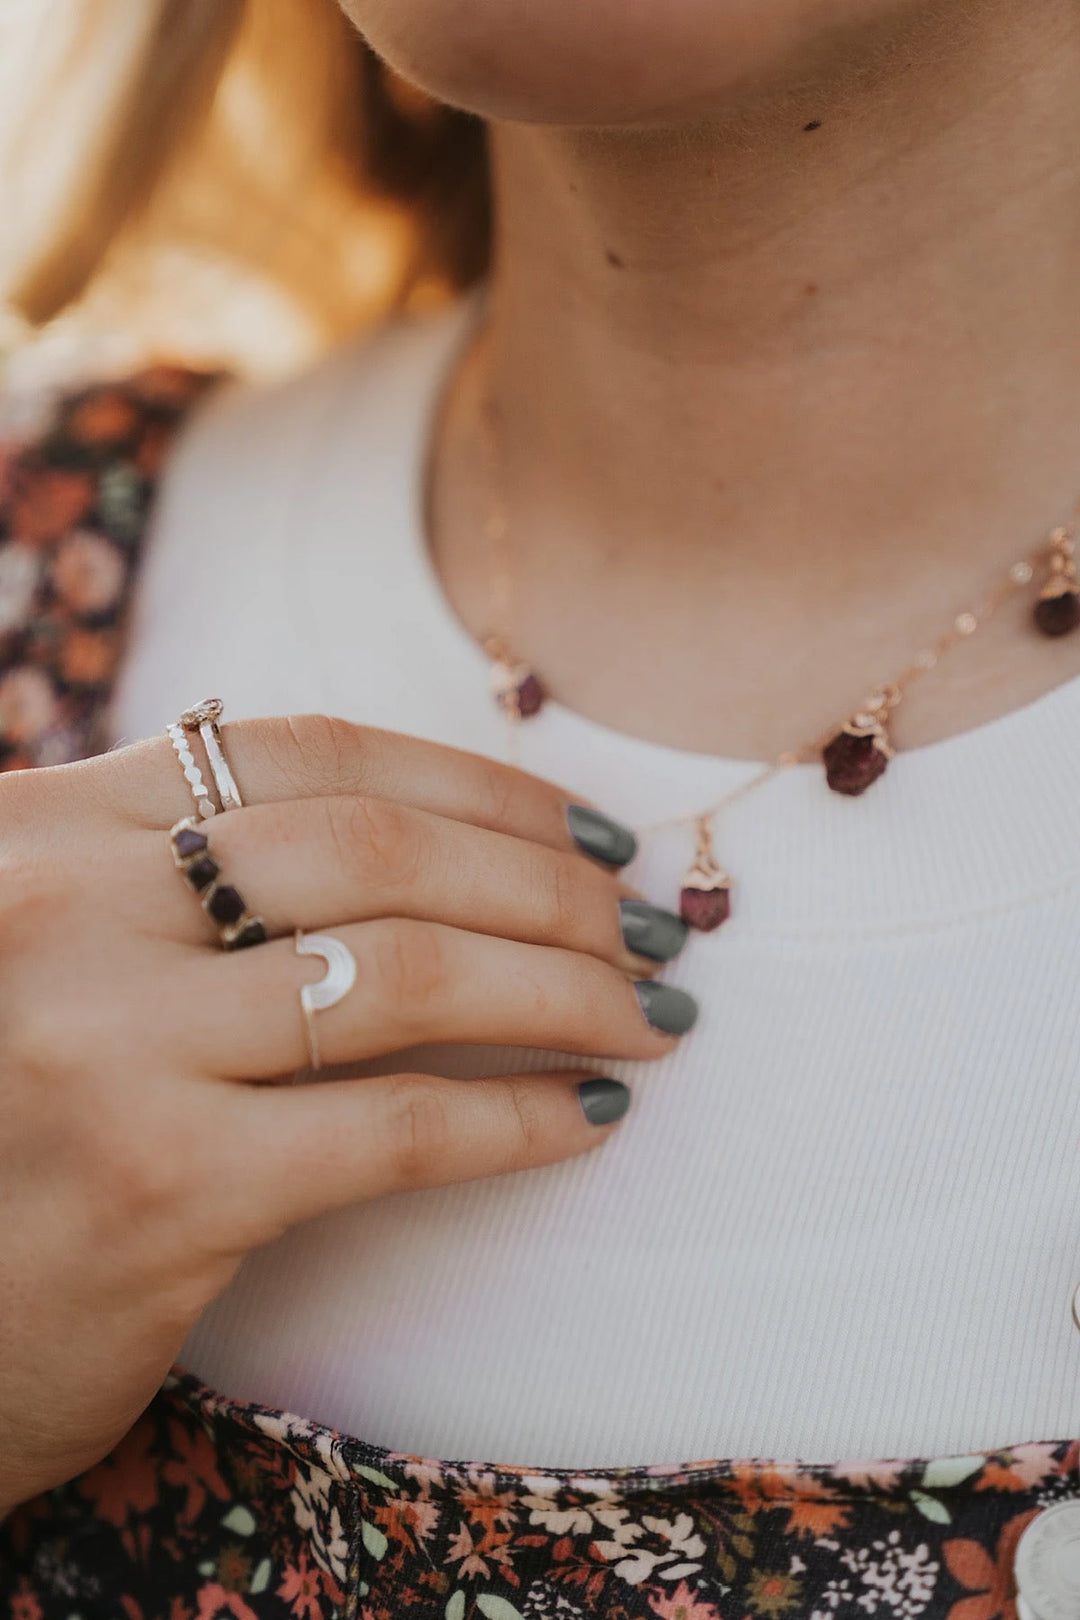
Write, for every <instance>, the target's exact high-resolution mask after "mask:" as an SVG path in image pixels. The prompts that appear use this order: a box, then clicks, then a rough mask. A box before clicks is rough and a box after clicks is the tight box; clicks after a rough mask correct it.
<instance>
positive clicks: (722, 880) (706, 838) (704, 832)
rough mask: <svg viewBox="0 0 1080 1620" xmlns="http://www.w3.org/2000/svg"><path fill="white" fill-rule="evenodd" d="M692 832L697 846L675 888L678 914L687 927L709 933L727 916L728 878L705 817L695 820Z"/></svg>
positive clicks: (729, 899) (729, 885) (728, 906)
mask: <svg viewBox="0 0 1080 1620" xmlns="http://www.w3.org/2000/svg"><path fill="white" fill-rule="evenodd" d="M696 832H697V849H696V851H695V854H694V859H693V861H692V863H691V865H690V868H689V870H688V871H687V872H686V874H685V875H684V877H683V880H682V888H681V890H680V891H679V916H680V917H681V918H682V920H683V922H684V923H685V924H686V926H687V927H688V928H696V929H697V930H698V931H699V933H702V934H711V933H712V931H713V929H715V928H719V927H720V924H721V923H723V922H726V921H727V919H728V918H729V917H730V915H731V879H730V877H729V876H728V874H727V873H726V872H725V871H724V870H723V869H722V868H721V867H720V865H719V864H718V862H717V860H716V857H715V855H714V854H713V847H712V827H711V825H710V822H709V818H708V817H707V816H703V817H702V818H701V820H700V821H699V822H698V823H697V826H696Z"/></svg>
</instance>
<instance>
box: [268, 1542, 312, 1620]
mask: <svg viewBox="0 0 1080 1620" xmlns="http://www.w3.org/2000/svg"><path fill="white" fill-rule="evenodd" d="M277 1595H278V1597H280V1598H284V1599H285V1601H286V1603H291V1604H292V1612H293V1614H294V1615H296V1617H297V1620H320V1616H321V1614H322V1605H321V1602H320V1598H321V1596H322V1582H321V1580H320V1579H319V1571H318V1570H317V1569H316V1568H315V1567H314V1566H313V1565H309V1563H308V1559H307V1550H306V1549H305V1548H304V1547H301V1548H300V1556H299V1558H298V1559H297V1561H296V1563H295V1564H294V1565H293V1566H292V1567H291V1568H289V1569H287V1570H286V1571H285V1578H284V1580H283V1581H282V1583H281V1585H280V1586H279V1587H278V1589H277Z"/></svg>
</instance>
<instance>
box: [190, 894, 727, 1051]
mask: <svg viewBox="0 0 1080 1620" xmlns="http://www.w3.org/2000/svg"><path fill="white" fill-rule="evenodd" d="M333 934H334V936H335V937H336V938H337V939H339V940H340V941H341V942H342V943H343V944H345V945H346V946H347V947H348V949H349V950H350V951H351V952H352V955H353V957H354V959H355V961H356V966H357V973H356V980H355V983H354V985H353V987H352V989H351V990H350V991H349V993H348V994H347V995H346V996H345V997H344V999H343V1000H341V1001H340V1002H339V1003H338V1004H337V1005H336V1006H334V1007H331V1008H328V1009H327V1010H326V1011H324V1012H320V1013H317V1014H316V1015H315V1016H316V1017H317V1019H318V1038H319V1047H320V1051H321V1055H322V1059H323V1062H324V1063H327V1064H340V1063H359V1062H363V1061H365V1060H366V1059H369V1058H373V1057H377V1056H380V1055H383V1054H385V1053H388V1052H394V1051H400V1050H402V1049H403V1048H405V1047H410V1046H416V1045H421V1044H425V1043H429V1042H440V1043H441V1042H448V1043H453V1044H471V1045H483V1046H520V1047H534V1048H540V1049H543V1050H547V1051H558V1052H569V1053H580V1054H582V1055H588V1056H597V1057H601V1056H603V1057H621V1058H658V1057H663V1056H664V1054H665V1053H666V1052H669V1051H670V1050H671V1048H672V1045H673V1039H674V1037H676V1036H678V1035H681V1034H684V1033H685V1032H686V1031H687V1030H688V1029H689V1028H690V1027H691V1026H692V1024H693V1022H694V1020H695V1018H696V1015H697V1008H696V1005H695V1003H694V1002H693V1000H692V999H691V997H689V996H688V995H686V993H685V992H684V991H682V990H677V989H675V988H673V987H672V986H670V985H662V984H656V983H654V982H653V981H651V980H644V981H640V982H634V981H631V980H630V979H627V978H626V977H625V976H624V975H623V974H622V973H620V972H619V971H618V970H617V969H616V968H614V967H612V966H610V965H609V964H608V963H606V962H601V961H599V960H598V959H597V958H595V957H591V956H582V955H580V954H578V953H577V952H574V951H567V950H560V949H558V948H557V947H552V946H540V945H523V944H521V943H519V942H518V941H516V940H506V939H495V938H492V937H490V936H489V935H485V934H474V933H470V932H468V931H466V930H465V929H460V928H450V927H447V926H445V925H444V924H441V923H432V922H419V921H414V920H410V919H405V918H386V919H382V920H380V921H377V922H371V923H357V924H353V925H352V926H350V927H346V928H336V929H334V930H333ZM190 962H191V967H190V970H189V976H190V980H191V983H190V987H189V988H188V989H187V990H186V992H185V993H184V994H182V995H181V996H180V1002H181V1004H183V1005H184V1006H186V1007H191V1006H193V1005H197V1006H198V1008H199V1016H198V1019H197V1020H194V1021H191V1022H189V1023H187V1024H186V1025H185V1028H186V1030H187V1040H188V1041H189V1042H190V1043H192V1044H193V1046H195V1047H196V1049H194V1050H192V1051H191V1054H190V1057H191V1061H192V1063H193V1064H194V1065H195V1066H197V1067H198V1068H199V1069H200V1070H201V1072H203V1073H205V1074H214V1075H218V1076H220V1077H222V1078H224V1079H234V1080H245V1079H246V1080H267V1079H274V1078H277V1077H279V1076H282V1075H285V1074H288V1073H290V1072H292V1071H295V1070H296V1069H299V1068H302V1067H304V1065H305V1064H306V1063H307V1061H308V1047H307V1042H306V1037H305V1032H304V1022H303V1018H302V1015H301V1010H300V988H301V986H302V985H304V984H305V983H311V982H314V981H315V980H317V979H318V978H319V977H320V976H321V974H320V970H319V966H318V965H317V964H313V963H312V962H310V961H308V960H307V959H304V960H300V959H299V958H298V957H297V955H296V952H295V949H294V946H293V943H292V941H291V940H283V939H282V940H274V941H271V942H270V943H269V944H266V945H262V946H259V947H258V949H256V950H252V951H241V952H238V953H237V954H236V955H221V956H211V955H210V954H209V953H207V954H206V955H201V954H200V955H198V956H193V957H192V958H190ZM186 976H187V975H186Z"/></svg>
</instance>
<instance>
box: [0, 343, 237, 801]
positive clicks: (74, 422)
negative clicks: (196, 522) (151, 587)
mask: <svg viewBox="0 0 1080 1620" xmlns="http://www.w3.org/2000/svg"><path fill="white" fill-rule="evenodd" d="M216 380H217V378H216V376H215V375H211V374H208V373H202V372H196V371H190V370H186V369H183V368H180V367H175V366H154V367H152V368H150V369H148V370H146V371H143V372H140V373H139V374H138V375H136V376H133V377H131V378H129V379H127V380H125V381H123V382H110V383H103V384H99V385H97V386H95V387H92V388H87V389H84V390H83V391H81V392H80V393H77V394H73V395H70V396H69V397H68V398H66V399H64V400H62V401H61V403H60V404H59V406H58V408H57V410H56V413H55V419H54V421H53V423H52V425H51V427H50V429H49V431H48V432H46V433H45V434H44V435H43V436H42V437H41V438H40V439H39V440H38V441H37V442H36V443H33V444H30V445H22V446H17V445H11V446H7V447H6V448H0V770H18V769H22V768H24V767H26V766H30V765H56V764H61V763H63V762H64V761H66V760H73V759H80V758H82V757H84V756H85V755H87V754H90V753H93V752H95V751H96V750H97V749H99V748H100V747H102V746H103V745H104V739H102V738H101V736H100V735H99V731H98V722H99V718H100V716H101V713H102V710H103V708H104V705H105V703H106V702H107V700H108V697H109V694H110V691H111V688H112V685H113V682H114V679H115V676H116V672H117V668H118V664H119V661H120V657H121V654H122V651H123V631H124V623H125V619H126V615H127V609H128V605H129V601H130V596H131V589H132V583H133V580H134V575H135V569H136V564H137V562H138V558H139V552H140V549H141V545H142V539H143V535H144V532H145V529H146V520H147V516H148V513H149V511H150V505H151V501H152V499H153V494H154V489H155V485H156V481H157V478H158V475H159V473H160V471H161V467H162V464H163V462H164V459H165V456H166V454H167V452H168V449H169V446H170V445H171V443H172V441H173V438H174V436H175V433H176V430H177V428H178V427H179V425H180V423H181V422H182V421H183V419H184V417H185V415H186V413H187V411H188V410H189V408H190V407H191V406H192V405H193V404H194V403H195V401H196V400H197V399H199V398H200V397H201V396H202V394H204V393H205V391H206V390H207V389H208V388H209V387H210V386H211V385H212V384H213V383H214V382H215V381H216Z"/></svg>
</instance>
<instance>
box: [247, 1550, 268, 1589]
mask: <svg viewBox="0 0 1080 1620" xmlns="http://www.w3.org/2000/svg"><path fill="white" fill-rule="evenodd" d="M269 1585H270V1560H269V1558H264V1559H263V1561H262V1563H261V1564H257V1565H256V1566H255V1573H254V1575H253V1576H252V1577H251V1587H250V1590H251V1591H252V1592H265V1591H266V1588H267V1587H268V1586H269Z"/></svg>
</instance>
